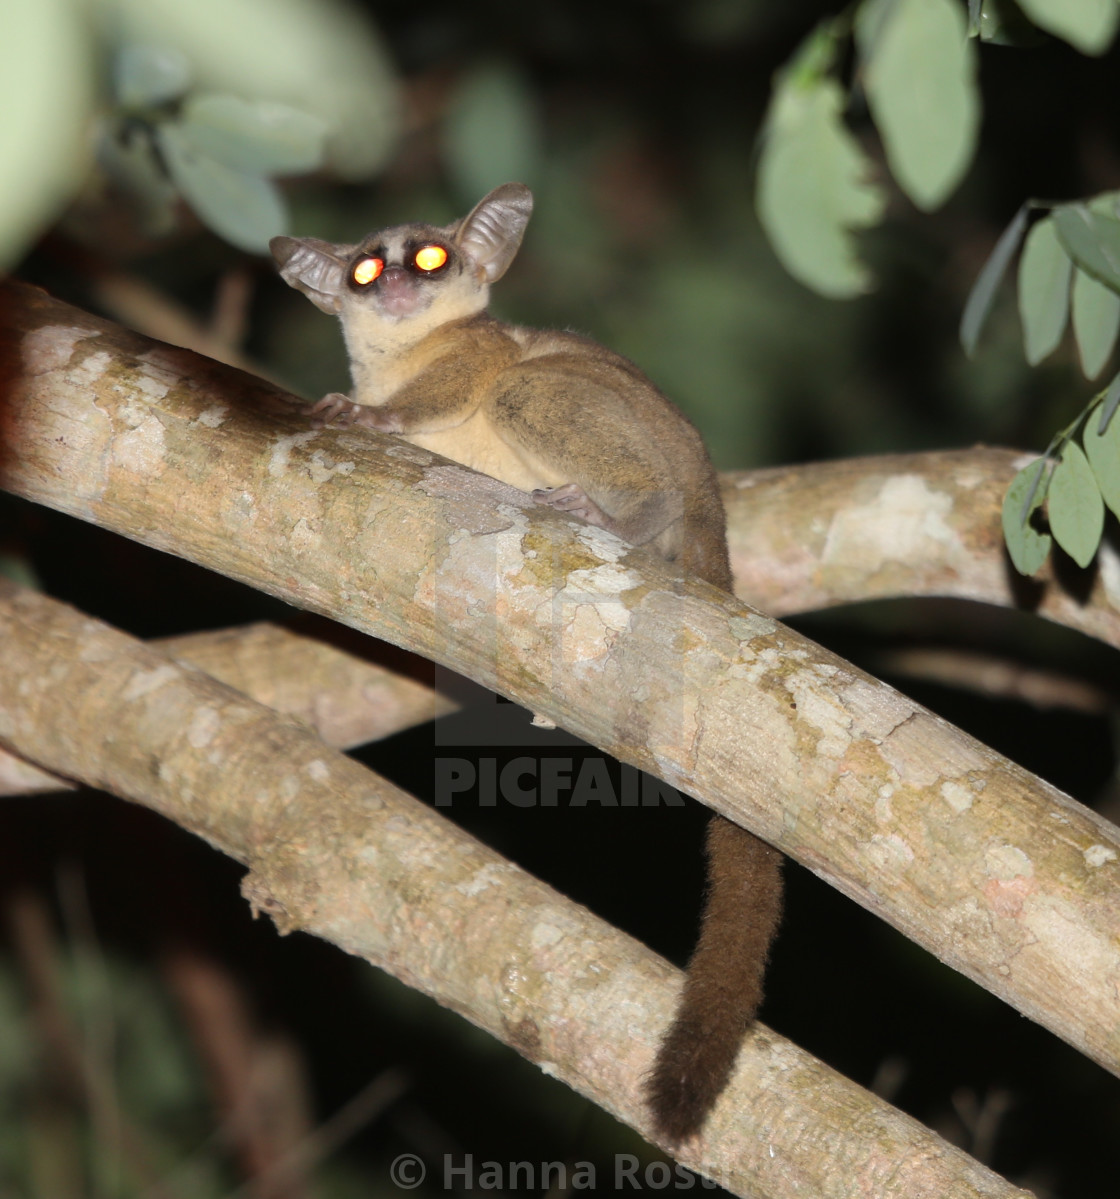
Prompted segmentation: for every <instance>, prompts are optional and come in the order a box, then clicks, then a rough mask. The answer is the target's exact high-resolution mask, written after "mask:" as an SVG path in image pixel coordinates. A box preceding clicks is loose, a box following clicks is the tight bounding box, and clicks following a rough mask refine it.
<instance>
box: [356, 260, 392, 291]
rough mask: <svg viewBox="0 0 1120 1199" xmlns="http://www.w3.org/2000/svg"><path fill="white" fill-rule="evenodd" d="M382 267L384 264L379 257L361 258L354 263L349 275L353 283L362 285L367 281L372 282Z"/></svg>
mask: <svg viewBox="0 0 1120 1199" xmlns="http://www.w3.org/2000/svg"><path fill="white" fill-rule="evenodd" d="M384 269H385V264H384V263H383V262H382V261H381V259H380V258H363V259H362V260H361V261H360V262H358V263H356V264H355V266H354V270H353V271H352V272H351V277H352V278H353V280H354V282H355V283H360V284H361V285H362V286H363V287H364V286H365V285H366V284H367V283H372V282H373V281H374V279H376V278H377V276H378V275H380V274H381V272H382V271H383V270H384Z"/></svg>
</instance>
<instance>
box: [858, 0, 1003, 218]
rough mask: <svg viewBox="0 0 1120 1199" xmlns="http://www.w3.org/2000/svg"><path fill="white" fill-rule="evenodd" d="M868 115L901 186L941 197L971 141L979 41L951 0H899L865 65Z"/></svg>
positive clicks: (917, 198)
mask: <svg viewBox="0 0 1120 1199" xmlns="http://www.w3.org/2000/svg"><path fill="white" fill-rule="evenodd" d="M864 89H865V91H866V93H867V102H868V105H869V107H870V109H871V115H872V117H873V118H874V119H875V124H876V126H877V128H878V129H879V132H880V134H881V135H882V138H883V146H884V149H885V150H886V154H887V162H888V163H889V164H890V168H891V171H892V173H893V174H894V176H895V178H896V179H897V180H898V182H899V184H900V185H901V186H902V188H903V190H904V191H905V192H906V194H907V195H908V196H909V197H910V198H911V199H912V200H913V201H914V203H915V204H916V205H917V206H918V207H919V208H921V209H923V210H925V211H927V212H928V211H929V210H931V209H933V208H937V207H938V205H940V204H942V203H944V201H945V200H946V199H947V197H948V196H949V194H950V192H952V190H953V189H954V188H955V187H956V185H957V184H958V183H959V182H960V180H961V177H962V176H963V175H964V173H965V171H966V170H967V169H968V165H969V163H970V162H971V161H972V156H973V153H974V152H975V149H976V136H977V131H978V128H979V123H980V97H979V93H978V91H977V87H976V46H975V43H974V42H973V41H971V40H970V39H969V37H968V24H967V21H966V19H965V15H964V12H963V10H962V9H961V7H960V5H959V4H958V3H956V2H955V0H898V3H897V4H895V5H894V7H893V8H892V9H891V10H890V11H889V13H887V14H886V17H885V18H884V28H883V29H882V31H881V33H880V34H879V36H878V38H877V39H876V40H875V44H874V46H873V48H872V53H871V57H870V58H869V59H868V61H867V63H866V66H865V69H864Z"/></svg>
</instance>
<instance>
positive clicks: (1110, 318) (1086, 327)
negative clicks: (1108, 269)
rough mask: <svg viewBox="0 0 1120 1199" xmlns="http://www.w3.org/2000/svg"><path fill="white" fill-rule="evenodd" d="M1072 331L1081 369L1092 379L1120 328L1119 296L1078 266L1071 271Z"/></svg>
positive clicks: (1101, 365)
mask: <svg viewBox="0 0 1120 1199" xmlns="http://www.w3.org/2000/svg"><path fill="white" fill-rule="evenodd" d="M1073 332H1074V335H1075V336H1076V338H1077V352H1078V354H1079V355H1080V357H1081V369H1082V371H1084V373H1085V377H1086V378H1087V379H1095V378H1096V377H1097V376H1098V375H1099V374H1100V373H1101V371H1102V370H1104V365H1105V363H1106V362H1107V361H1108V359H1109V355H1110V354H1111V353H1112V347H1113V346H1114V345H1115V344H1116V335H1117V333H1118V332H1120V296H1118V295H1117V294H1116V293H1115V292H1114V291H1113V290H1112V289H1111V288H1108V287H1105V286H1104V284H1103V283H1098V282H1097V281H1096V279H1093V278H1091V277H1090V276H1089V275H1086V274H1085V272H1084V271H1082V270H1077V271H1074V275H1073Z"/></svg>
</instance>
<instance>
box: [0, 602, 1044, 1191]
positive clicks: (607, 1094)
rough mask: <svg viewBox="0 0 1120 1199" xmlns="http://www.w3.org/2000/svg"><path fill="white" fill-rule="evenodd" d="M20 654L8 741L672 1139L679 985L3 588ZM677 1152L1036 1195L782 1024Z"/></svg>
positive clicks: (801, 1184) (50, 606)
mask: <svg viewBox="0 0 1120 1199" xmlns="http://www.w3.org/2000/svg"><path fill="white" fill-rule="evenodd" d="M0 644H2V645H3V646H4V667H5V668H4V670H3V671H0V739H2V740H3V741H4V742H5V743H6V744H7V745H9V746H11V747H12V748H13V749H15V750H17V751H18V752H19V753H21V754H23V755H25V756H27V757H29V758H32V759H34V760H35V761H38V762H41V763H42V764H43V765H45V766H47V767H49V768H50V769H52V770H55V771H57V772H59V773H60V774H64V775H66V776H68V777H71V778H76V779H80V780H81V781H83V782H85V783H88V784H89V785H91V786H95V787H103V788H105V789H107V790H110V791H113V792H114V793H116V794H118V795H122V796H125V797H127V798H131V799H135V800H137V801H139V802H142V803H144V804H146V805H147V806H149V807H152V808H155V809H156V810H157V811H160V812H162V813H163V814H164V815H166V816H168V817H170V818H171V819H172V820H175V821H176V822H177V823H179V824H181V825H183V826H184V827H186V828H189V829H191V830H192V831H193V832H195V833H197V834H199V835H200V836H202V837H204V838H206V840H207V841H209V842H210V843H211V844H212V845H214V846H216V847H217V848H218V849H221V850H222V851H224V852H225V853H228V854H230V855H231V856H232V857H235V858H237V859H238V860H239V861H241V862H244V863H245V864H246V865H247V866H248V867H249V874H248V875H247V876H246V878H245V880H244V883H243V885H242V890H243V891H244V893H245V895H246V897H247V898H248V899H249V901H250V902H251V903H252V904H253V905H254V907H255V908H257V909H258V910H261V911H264V912H267V913H268V914H269V915H270V916H271V917H272V918H273V919H274V920H275V921H276V923H277V925H278V926H279V928H280V929H281V931H289V930H292V929H296V928H300V929H305V930H306V931H308V932H312V933H315V934H317V935H319V936H322V937H325V938H327V939H328V940H330V941H333V942H334V943H335V944H337V945H339V946H341V947H342V948H343V949H346V950H348V951H349V952H351V953H355V954H358V955H360V956H362V957H364V958H366V959H368V960H369V961H371V962H373V963H374V964H375V965H378V966H381V967H382V968H384V969H386V970H389V971H390V972H392V973H393V974H395V975H397V977H399V978H401V979H403V980H404V981H405V982H407V983H409V984H410V985H412V986H416V987H419V988H420V989H422V990H424V991H426V992H427V993H429V994H431V995H434V996H435V997H436V999H438V1000H439V1001H440V1002H441V1003H443V1004H445V1005H446V1006H447V1007H450V1008H452V1009H453V1010H455V1011H457V1012H460V1013H461V1014H462V1015H464V1016H466V1017H467V1019H469V1020H471V1021H472V1022H473V1023H475V1024H477V1025H479V1026H481V1027H482V1028H485V1029H487V1030H489V1031H490V1032H492V1033H493V1034H494V1035H495V1036H498V1037H500V1038H501V1039H502V1040H504V1041H505V1042H507V1043H508V1044H510V1045H513V1046H514V1047H515V1048H516V1049H518V1050H519V1051H520V1052H521V1053H523V1054H524V1055H525V1056H526V1057H528V1058H530V1060H532V1061H535V1062H538V1063H540V1064H541V1066H542V1067H543V1068H545V1069H547V1070H548V1072H549V1073H551V1074H554V1075H556V1076H558V1077H560V1078H563V1079H564V1080H565V1081H566V1082H568V1083H569V1084H570V1085H571V1086H573V1087H574V1088H575V1089H576V1090H578V1091H580V1092H581V1093H582V1094H584V1095H586V1096H588V1097H589V1098H590V1099H592V1100H594V1102H596V1103H598V1104H599V1105H601V1106H602V1107H604V1108H606V1109H607V1110H608V1111H610V1112H612V1113H613V1114H614V1115H616V1116H617V1117H618V1118H619V1119H621V1120H624V1121H625V1122H626V1123H628V1124H630V1125H632V1126H633V1127H635V1128H637V1129H639V1130H640V1131H643V1132H645V1133H646V1134H647V1135H649V1122H648V1117H647V1115H646V1110H645V1104H644V1101H643V1096H642V1088H641V1082H642V1078H643V1076H644V1075H645V1074H646V1072H647V1071H648V1070H649V1068H650V1066H651V1064H652V1062H653V1054H654V1050H655V1049H656V1047H657V1044H658V1041H659V1039H660V1035H661V1032H662V1031H663V1029H664V1026H665V1025H666V1023H667V1022H668V1021H669V1018H670V1016H671V1014H672V1012H673V1010H674V1007H675V1004H676V998H677V993H678V990H679V986H680V979H681V976H680V973H679V972H678V971H676V970H674V969H673V968H672V967H670V966H669V965H668V964H667V963H665V962H664V961H662V960H661V959H660V958H658V957H656V956H655V955H654V954H652V953H651V952H650V951H649V950H648V949H646V948H645V947H644V946H642V945H640V944H638V943H637V942H635V941H633V940H631V939H630V938H629V937H627V936H625V935H624V934H623V933H621V932H619V931H618V930H617V929H615V928H612V927H611V926H610V925H608V924H606V923H604V922H603V921H601V920H599V919H598V918H597V917H595V916H594V915H592V914H591V913H590V912H588V911H587V910H586V909H584V908H582V907H579V906H578V905H577V904H574V903H572V902H571V901H570V900H566V899H565V898H564V897H563V896H561V895H558V894H557V893H556V892H554V891H553V890H551V889H550V888H549V887H547V886H545V885H544V884H543V883H541V882H538V881H537V880H536V879H534V878H533V877H532V876H531V875H528V874H526V873H525V872H524V871H523V870H521V869H519V868H518V867H516V866H514V865H513V864H511V863H509V862H507V861H505V860H503V859H502V858H501V857H499V856H498V855H497V854H496V853H494V852H493V851H492V850H490V849H488V848H486V847H485V846H483V845H481V844H479V843H478V842H476V841H475V840H473V839H472V838H471V837H469V836H468V835H467V834H466V833H464V832H462V831H461V830H460V829H458V828H457V827H456V826H455V825H453V824H451V823H450V822H449V821H446V820H444V819H442V818H441V817H440V816H438V815H437V814H436V813H435V812H433V811H432V810H431V809H429V808H427V807H426V806H424V805H423V804H421V803H419V802H418V801H416V800H414V799H413V798H412V797H410V796H408V795H406V794H404V793H403V792H401V791H399V790H398V789H397V788H396V787H394V786H393V785H392V784H390V783H388V782H386V781H385V780H384V779H381V778H379V777H378V776H377V775H375V774H373V773H372V772H371V771H369V770H366V769H365V768H364V767H363V766H361V765H359V764H358V763H356V762H354V761H352V760H351V759H349V758H347V757H345V756H344V755H342V754H340V753H337V752H336V751H333V750H331V749H329V748H328V747H327V746H325V745H324V744H323V742H322V741H321V740H320V739H319V738H318V737H316V736H315V735H314V733H312V732H311V731H310V730H309V729H308V728H306V727H305V726H304V725H302V724H299V723H298V722H296V721H294V720H291V719H287V718H284V717H281V716H279V715H277V714H276V713H274V712H271V711H270V710H268V709H266V708H264V707H263V706H262V705H260V704H257V703H254V702H253V701H252V700H250V699H248V698H247V697H246V696H245V695H243V694H241V693H239V692H237V691H234V690H233V689H231V688H229V687H227V686H225V685H224V684H222V683H219V682H218V681H217V680H215V679H213V678H211V677H210V676H208V675H205V674H203V673H202V672H201V671H198V670H195V669H194V668H192V667H190V666H188V665H186V664H185V663H182V662H176V661H174V660H173V659H171V658H168V657H166V656H165V655H163V654H161V653H159V652H158V651H157V650H156V649H154V648H152V647H150V646H146V645H144V644H142V643H141V642H139V641H136V640H134V639H133V638H130V637H128V636H126V635H125V634H123V633H120V632H118V631H117V630H115V629H111V628H109V627H108V626H106V625H103V624H101V623H100V622H98V621H94V620H92V619H90V618H89V617H86V616H83V615H82V614H80V613H78V612H75V611H74V610H73V609H71V608H68V607H66V606H65V605H63V604H59V603H57V602H56V601H53V600H49V599H47V598H46V597H44V596H41V595H37V594H35V593H34V592H30V591H26V590H21V589H19V588H16V587H15V586H14V585H13V584H9V583H5V582H3V581H0ZM107 728H108V729H111V730H112V735H111V736H110V737H106V735H105V730H106V729H107ZM59 730H65V732H64V734H63V735H60V733H59ZM677 1156H678V1157H679V1159H680V1160H681V1161H682V1162H684V1163H686V1164H687V1165H690V1166H692V1167H694V1168H695V1169H698V1170H700V1171H702V1172H704V1173H705V1174H708V1175H710V1176H711V1177H713V1178H715V1179H717V1180H718V1181H719V1182H721V1183H722V1184H723V1185H725V1186H727V1187H729V1188H730V1189H731V1190H732V1191H734V1192H737V1193H739V1194H742V1195H751V1196H758V1195H765V1196H773V1197H775V1199H785V1197H787V1196H788V1197H790V1199H792V1197H793V1196H800V1195H813V1196H815V1197H819V1199H855V1197H857V1196H864V1195H876V1196H883V1197H887V1196H892V1195H894V1196H905V1197H906V1199H944V1196H946V1195H953V1196H954V1197H955V1199H956V1197H959V1199H981V1197H982V1196H984V1197H990V1199H1011V1197H1012V1196H1023V1195H1025V1192H1022V1191H1020V1190H1018V1189H1017V1188H1014V1187H1011V1186H1009V1185H1008V1184H1007V1183H1006V1182H1004V1181H1003V1180H1002V1179H1000V1178H998V1177H997V1176H996V1175H994V1174H992V1173H991V1172H990V1171H989V1170H987V1169H985V1168H984V1167H983V1166H981V1165H979V1164H978V1163H976V1162H975V1161H973V1160H972V1159H970V1158H969V1157H968V1156H967V1155H965V1154H964V1153H962V1152H960V1151H959V1150H957V1149H954V1148H953V1147H951V1146H950V1145H948V1144H946V1143H945V1142H944V1141H942V1140H941V1139H940V1138H939V1137H937V1136H936V1135H934V1134H933V1133H931V1132H929V1131H928V1130H927V1129H925V1128H923V1127H922V1126H921V1125H920V1124H918V1123H917V1122H916V1121H915V1120H912V1119H911V1118H910V1117H908V1116H905V1115H903V1114H902V1113H901V1112H898V1111H896V1110H894V1109H893V1108H891V1107H890V1106H889V1105H888V1104H886V1103H884V1102H883V1101H882V1100H880V1099H878V1098H876V1097H875V1096H873V1095H871V1094H870V1093H869V1092H867V1091H864V1090H863V1089H862V1088H860V1087H858V1086H856V1085H855V1084H854V1083H852V1082H850V1081H849V1080H847V1079H845V1078H843V1077H842V1076H840V1075H838V1074H836V1073H835V1072H834V1071H832V1070H830V1069H829V1068H828V1067H827V1066H825V1065H824V1064H823V1063H821V1062H819V1061H816V1060H814V1059H813V1058H812V1057H810V1056H809V1055H808V1054H806V1053H804V1052H803V1051H802V1050H799V1049H798V1048H797V1047H796V1046H794V1045H792V1044H790V1043H789V1042H788V1041H785V1040H783V1039H782V1038H781V1037H779V1036H777V1034H775V1033H773V1032H772V1031H771V1030H769V1029H767V1028H764V1027H761V1026H760V1027H758V1028H757V1029H756V1031H754V1032H753V1033H752V1034H751V1035H750V1036H749V1037H748V1038H747V1041H746V1043H745V1045H744V1050H743V1052H742V1054H741V1055H740V1060H739V1066H738V1069H737V1070H736V1073H735V1075H734V1077H733V1079H732V1082H731V1085H730V1087H729V1088H728V1090H727V1091H726V1092H725V1094H724V1095H723V1097H722V1099H721V1100H720V1102H719V1104H718V1106H717V1108H716V1110H715V1112H714V1113H713V1115H712V1118H711V1120H710V1121H709V1124H708V1126H707V1128H706V1129H705V1132H704V1135H703V1138H702V1139H701V1140H699V1141H697V1142H693V1143H690V1144H688V1145H686V1146H685V1147H684V1148H683V1149H682V1150H681V1151H680V1152H679V1153H678V1154H677Z"/></svg>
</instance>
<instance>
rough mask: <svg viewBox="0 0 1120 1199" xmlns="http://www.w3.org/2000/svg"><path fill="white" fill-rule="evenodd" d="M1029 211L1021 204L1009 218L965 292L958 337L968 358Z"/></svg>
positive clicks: (1009, 261)
mask: <svg viewBox="0 0 1120 1199" xmlns="http://www.w3.org/2000/svg"><path fill="white" fill-rule="evenodd" d="M1029 214H1030V205H1029V204H1024V205H1023V206H1022V207H1021V208H1020V209H1019V211H1018V212H1017V213H1016V214H1015V215H1014V217H1012V219H1011V224H1009V225H1008V226H1007V228H1006V229H1004V231H1003V232H1002V233H1001V234H1000V236H999V241H997V242H996V245H995V249H994V250H992V252H991V254H990V256H989V257H988V261H987V262H985V263H984V268H983V270H981V272H980V274H979V275H977V276H976V282H975V283H974V284H973V285H972V290H971V291H970V292H969V293H968V300H967V301H966V303H965V306H964V312H963V313H961V331H960V337H961V345H962V346H963V347H964V352H965V353H966V354H967V355H968V356H969V357H970V358H971V357H972V355H973V353H974V352H975V350H976V343H977V342H978V341H979V340H980V333H981V330H982V329H983V328H984V325H985V323H986V321H987V319H988V316H989V315H990V313H991V311H992V305H993V304H994V303H995V298H996V292H997V291H998V290H999V285H1000V284H1001V283H1002V282H1003V277H1004V275H1005V274H1006V273H1007V268H1008V266H1009V265H1010V264H1011V260H1012V258H1014V257H1015V251H1016V250H1018V248H1019V242H1020V241H1021V240H1022V238H1023V231H1024V230H1025V229H1026V227H1027V217H1028V216H1029Z"/></svg>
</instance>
